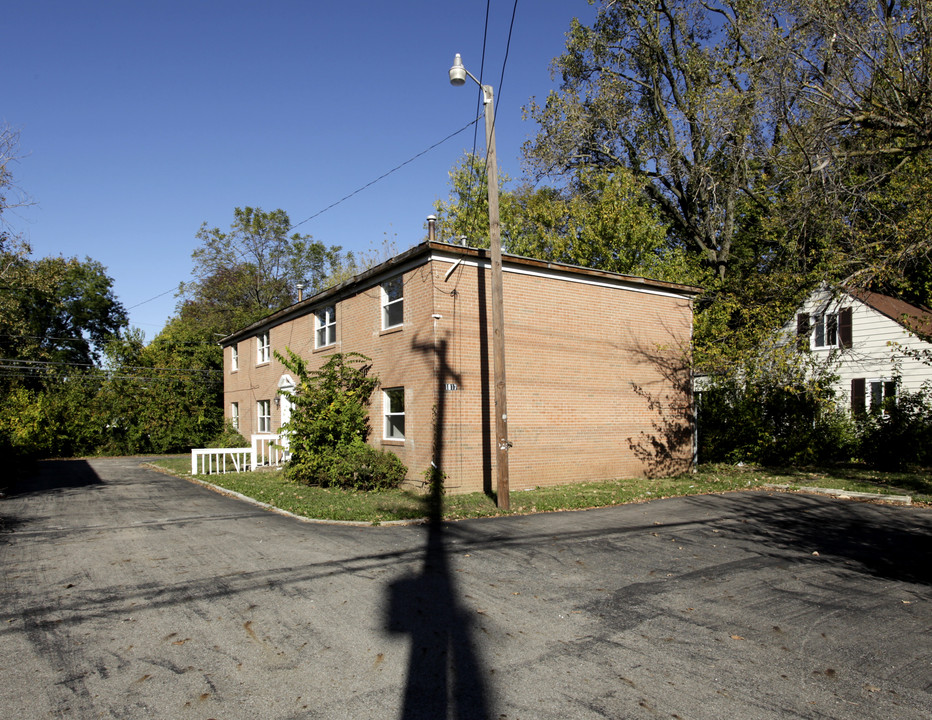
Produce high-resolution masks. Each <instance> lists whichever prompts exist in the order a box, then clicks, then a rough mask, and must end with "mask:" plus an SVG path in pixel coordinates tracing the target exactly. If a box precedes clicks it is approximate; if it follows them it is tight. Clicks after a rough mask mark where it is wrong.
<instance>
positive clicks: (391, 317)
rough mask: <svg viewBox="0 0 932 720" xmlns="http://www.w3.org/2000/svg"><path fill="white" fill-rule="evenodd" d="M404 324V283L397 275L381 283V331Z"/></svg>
mask: <svg viewBox="0 0 932 720" xmlns="http://www.w3.org/2000/svg"><path fill="white" fill-rule="evenodd" d="M403 322H404V282H403V280H402V276H401V275H397V276H395V277H393V278H391V279H390V280H386V281H385V282H383V283H382V329H383V330H387V329H388V328H393V327H398V326H399V325H401V324H402V323H403Z"/></svg>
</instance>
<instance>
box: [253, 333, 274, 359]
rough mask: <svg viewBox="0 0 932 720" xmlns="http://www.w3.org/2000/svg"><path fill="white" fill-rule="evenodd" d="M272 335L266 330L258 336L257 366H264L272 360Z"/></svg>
mask: <svg viewBox="0 0 932 720" xmlns="http://www.w3.org/2000/svg"><path fill="white" fill-rule="evenodd" d="M271 348H272V342H271V333H270V332H269V331H268V330H266V331H265V332H261V333H259V334H258V335H256V365H263V364H265V363H267V362H270V361H271V359H272V352H271Z"/></svg>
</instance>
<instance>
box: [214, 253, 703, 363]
mask: <svg viewBox="0 0 932 720" xmlns="http://www.w3.org/2000/svg"><path fill="white" fill-rule="evenodd" d="M435 252H443V253H448V254H452V255H459V256H461V257H464V258H472V259H475V260H477V261H488V262H491V259H490V251H489V250H485V249H482V248H473V247H467V246H464V245H453V244H451V243H444V242H437V241H425V242H422V243H420V244H418V245H415V246H414V247H413V248H410V249H409V250H405V251H404V252H402V253H399V254H398V255H395V256H393V257H391V258H389V259H388V260H386V261H384V262H382V263H379V264H378V265H376V266H374V267H371V268H369V269H367V270H364V271H363V272H361V273H358V274H357V275H354V276H352V277H351V278H348V279H346V280H344V281H343V282H341V283H338V284H337V285H333V286H331V287H329V288H326V289H324V290H321V291H320V292H318V293H316V294H315V295H312V296H311V297H309V298H305V299H304V300H301V301H299V302H296V303H294V304H293V305H289V306H288V307H285V308H282V309H281V310H278V311H276V312H274V313H271V314H269V315H267V316H265V317H264V318H261V319H260V320H257V321H256V322H254V323H251V324H249V325H247V326H246V327H243V328H240V329H239V330H237V331H236V332H233V333H231V334H230V335H228V336H226V337H225V338H223V339H222V340H221V341H220V345H223V346H226V345H230V344H231V343H233V342H236V341H239V340H240V339H242V338H243V337H248V336H251V335H254V334H255V333H256V332H258V331H259V330H261V329H263V328H265V327H272V326H274V325H279V324H281V323H282V322H285V321H287V320H290V319H292V318H294V317H299V316H301V315H304V314H305V313H306V312H307V311H308V310H310V308H312V307H314V306H318V305H321V304H322V303H325V302H327V301H328V300H330V299H332V298H339V297H341V296H344V295H348V294H351V293H353V292H355V291H356V290H357V289H358V288H361V287H364V286H366V285H368V284H370V283H371V282H372V281H373V279H374V278H376V277H378V276H380V275H386V274H388V273H389V272H390V271H391V270H394V269H396V268H399V267H416V266H418V265H420V264H423V263H426V262H427V261H428V260H430V258H431V256H432V255H433V254H434V253H435ZM502 265H503V266H506V265H512V266H520V267H526V268H533V269H537V270H549V271H555V272H561V273H566V274H569V275H575V276H582V277H589V278H598V279H602V280H612V281H615V282H619V283H621V285H622V286H624V285H629V286H631V288H632V289H637V288H645V289H653V290H660V291H663V292H666V293H671V294H675V295H683V296H686V297H693V296H696V295H699V294H700V293H702V288H699V287H695V286H692V285H682V284H679V283H672V282H666V281H663V280H651V279H649V278H643V277H639V276H636V275H622V274H620V273H613V272H608V271H605V270H597V269H595V268H587V267H583V266H580V265H569V264H567V263H558V262H550V261H547V260H536V259H534V258H528V257H523V256H521V255H510V254H507V253H502Z"/></svg>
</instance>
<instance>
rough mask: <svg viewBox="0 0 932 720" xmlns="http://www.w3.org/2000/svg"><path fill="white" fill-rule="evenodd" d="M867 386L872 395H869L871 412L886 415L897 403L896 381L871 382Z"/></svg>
mask: <svg viewBox="0 0 932 720" xmlns="http://www.w3.org/2000/svg"><path fill="white" fill-rule="evenodd" d="M867 384H868V388H869V390H870V395H868V401H869V402H870V411H871V412H872V413H881V414H882V415H886V414H887V410H889V408H890V406H891V405H892V404H893V403H895V402H896V381H895V380H869V381H868V383H867Z"/></svg>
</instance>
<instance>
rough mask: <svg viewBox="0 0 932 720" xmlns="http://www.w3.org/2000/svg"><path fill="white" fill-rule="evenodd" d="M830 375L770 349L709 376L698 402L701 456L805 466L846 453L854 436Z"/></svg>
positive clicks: (711, 459)
mask: <svg viewBox="0 0 932 720" xmlns="http://www.w3.org/2000/svg"><path fill="white" fill-rule="evenodd" d="M833 380H834V376H832V375H830V374H828V373H826V372H824V371H820V368H818V367H817V366H815V365H814V364H810V363H809V361H808V359H807V358H805V357H799V356H795V355H793V354H790V353H783V352H782V351H781V350H780V349H778V350H775V351H772V353H771V354H770V355H768V356H766V358H763V359H762V361H761V362H759V363H758V364H756V365H748V366H745V367H742V368H739V369H735V370H733V371H732V372H731V373H730V374H728V375H724V376H719V377H716V378H714V379H712V380H711V381H710V382H709V383H708V386H707V388H705V389H704V390H703V392H702V393H701V395H700V397H699V398H698V402H697V423H698V439H699V461H700V462H703V463H707V462H729V463H736V462H749V463H759V464H763V465H808V464H824V463H833V462H839V461H845V460H850V459H851V458H852V457H853V455H854V454H855V452H856V447H857V435H856V432H855V427H854V424H853V422H852V421H851V418H850V417H849V416H848V414H847V413H846V412H845V411H844V410H841V409H839V408H838V407H837V406H836V404H835V401H834V392H833V390H832V388H831V385H832V382H833Z"/></svg>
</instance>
